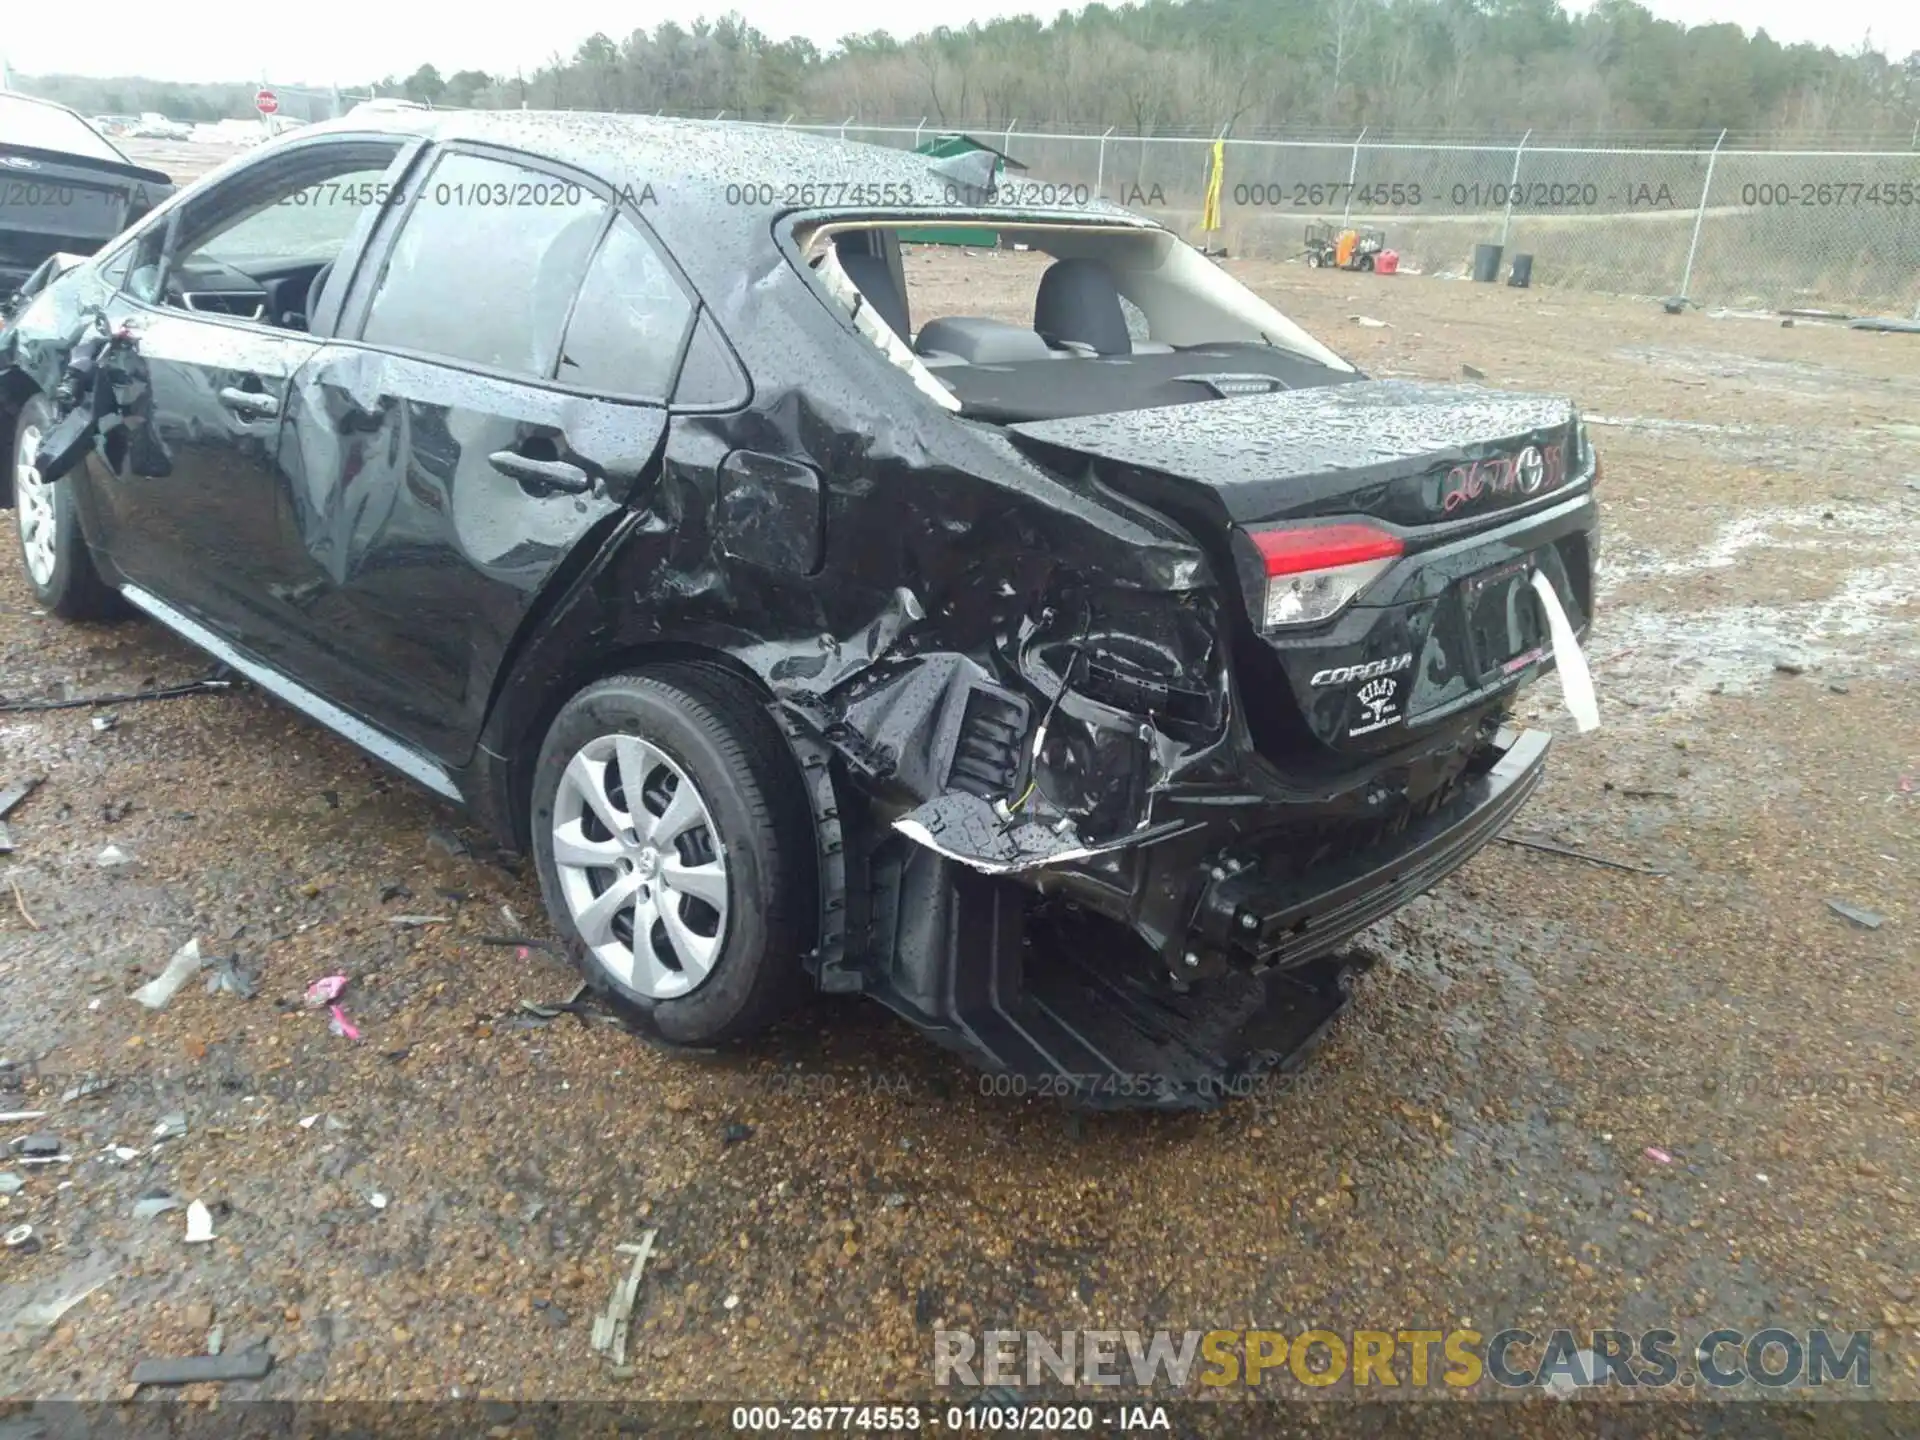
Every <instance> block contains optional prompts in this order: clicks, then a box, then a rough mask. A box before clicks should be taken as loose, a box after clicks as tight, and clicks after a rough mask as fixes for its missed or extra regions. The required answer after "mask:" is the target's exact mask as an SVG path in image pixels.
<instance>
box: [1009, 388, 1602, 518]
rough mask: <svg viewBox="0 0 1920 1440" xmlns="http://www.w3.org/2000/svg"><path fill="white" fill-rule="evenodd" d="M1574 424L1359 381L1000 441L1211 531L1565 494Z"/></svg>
mask: <svg viewBox="0 0 1920 1440" xmlns="http://www.w3.org/2000/svg"><path fill="white" fill-rule="evenodd" d="M1575 419H1576V417H1575V413H1574V407H1573V404H1572V402H1571V401H1569V400H1566V399H1562V398H1559V397H1555V396H1540V395H1512V394H1507V393H1504V392H1502V391H1498V390H1487V389H1483V388H1480V387H1478V386H1466V385H1432V384H1425V383H1421V382H1416V381H1410V380H1368V381H1360V382H1357V383H1353V384H1346V385H1328V386H1323V387H1319V388H1315V389H1310V390H1290V391H1283V392H1279V393H1275V394H1267V395H1252V396H1244V397H1241V398H1237V399H1230V400H1213V401H1206V402H1202V403H1197V404H1191V405H1164V406H1159V407H1157V408H1154V409H1150V410H1129V411H1124V412H1120V413H1116V414H1106V415H1085V416H1079V417H1076V418H1073V419H1065V420H1042V421H1033V422H1027V423H1023V424H1017V425H1010V426H1008V427H1007V431H1008V433H1009V434H1010V435H1012V436H1013V437H1014V439H1015V440H1016V442H1017V443H1020V444H1022V445H1023V447H1024V448H1027V449H1028V450H1029V451H1031V452H1033V453H1035V454H1036V455H1037V456H1038V457H1039V458H1041V459H1043V460H1046V461H1049V462H1051V463H1052V464H1054V465H1056V466H1061V465H1064V466H1066V467H1068V468H1072V467H1073V466H1074V464H1075V463H1076V460H1090V461H1092V462H1094V464H1093V468H1094V470H1095V472H1096V473H1097V474H1098V475H1099V477H1100V478H1101V479H1102V480H1104V481H1106V482H1107V483H1109V484H1112V485H1113V486H1114V487H1115V488H1116V489H1120V490H1123V491H1126V492H1127V493H1130V494H1133V495H1134V496H1135V497H1136V498H1138V499H1141V500H1145V501H1147V502H1148V503H1149V504H1160V505H1166V506H1167V508H1170V509H1172V510H1176V511H1180V512H1183V514H1184V515H1185V516H1186V517H1187V518H1189V519H1195V520H1201V519H1210V520H1211V521H1212V524H1211V525H1209V526H1208V527H1207V528H1209V529H1212V528H1215V527H1217V526H1227V525H1247V524H1258V523H1261V522H1263V521H1269V520H1275V519H1283V518H1293V517H1298V516H1306V515H1320V514H1328V515H1330V514H1343V515H1356V514H1365V515H1372V516H1374V517H1375V518H1377V519H1381V520H1385V521H1388V522H1389V523H1392V524H1397V525H1406V526H1420V525H1426V524H1433V523H1436V522H1439V521H1443V520H1455V519H1465V518H1467V517H1469V516H1471V515H1474V514H1479V513H1485V512H1489V511H1494V510H1499V509H1503V508H1506V507H1508V506H1512V505H1521V504H1526V503H1528V502H1530V501H1532V500H1535V499H1537V498H1540V497H1542V496H1544V495H1546V494H1548V493H1550V492H1551V491H1553V490H1555V489H1557V488H1559V487H1560V486H1561V485H1564V484H1565V483H1566V482H1567V480H1568V479H1569V478H1570V477H1571V476H1572V474H1573V473H1574V470H1573V460H1574V456H1573V444H1574V427H1575ZM1169 502H1171V503H1169ZM1196 512H1198V513H1196Z"/></svg>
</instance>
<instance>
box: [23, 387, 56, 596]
mask: <svg viewBox="0 0 1920 1440" xmlns="http://www.w3.org/2000/svg"><path fill="white" fill-rule="evenodd" d="M39 453H40V427H39V426H38V425H26V426H22V427H21V430H20V449H19V453H18V454H16V455H15V456H14V465H13V508H14V513H15V514H16V515H17V516H19V519H20V550H21V553H22V554H23V555H25V556H26V560H27V574H29V575H30V576H32V577H33V583H34V584H36V585H39V586H42V587H44V586H47V585H51V584H52V583H53V561H54V553H55V552H54V540H55V535H54V513H53V486H51V485H48V484H46V483H44V482H43V481H42V480H41V479H40V471H39V468H38V467H37V466H35V464H34V463H33V460H34V456H36V455H38V454H39Z"/></svg>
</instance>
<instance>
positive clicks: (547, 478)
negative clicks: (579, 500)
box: [487, 450, 593, 495]
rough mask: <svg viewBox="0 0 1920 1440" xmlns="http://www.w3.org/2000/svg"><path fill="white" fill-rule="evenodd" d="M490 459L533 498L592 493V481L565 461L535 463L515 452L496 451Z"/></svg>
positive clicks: (579, 469) (582, 471)
mask: <svg viewBox="0 0 1920 1440" xmlns="http://www.w3.org/2000/svg"><path fill="white" fill-rule="evenodd" d="M487 459H488V460H489V461H491V462H492V464H493V468H494V469H496V470H498V471H499V472H500V473H501V474H502V475H510V476H512V477H513V478H514V479H515V480H518V481H519V482H520V483H521V485H523V486H524V487H526V489H527V490H528V491H529V492H530V493H531V494H534V495H556V494H558V495H584V494H586V493H587V492H588V491H589V490H591V489H593V478H592V477H591V476H590V475H588V474H587V472H586V471H584V470H582V469H581V468H580V467H579V466H578V465H570V464H568V463H567V462H566V461H565V460H533V459H529V458H528V457H527V456H525V455H521V454H518V453H516V452H514V451H512V450H496V451H494V452H493V454H491V455H489V456H488V457H487Z"/></svg>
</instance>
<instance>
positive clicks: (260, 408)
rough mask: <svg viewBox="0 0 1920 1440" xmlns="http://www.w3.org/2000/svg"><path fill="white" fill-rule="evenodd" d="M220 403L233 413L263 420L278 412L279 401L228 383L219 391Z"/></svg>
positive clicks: (256, 391)
mask: <svg viewBox="0 0 1920 1440" xmlns="http://www.w3.org/2000/svg"><path fill="white" fill-rule="evenodd" d="M220 403H221V404H222V405H224V406H226V407H227V408H228V409H229V410H231V411H233V412H234V413H235V414H237V415H245V416H247V417H248V418H249V419H254V420H264V419H266V418H267V417H269V416H272V415H278V414H279V413H280V402H279V401H278V400H276V399H274V398H273V396H271V395H263V394H261V393H260V391H258V390H242V389H240V388H239V387H238V386H237V385H229V386H227V387H226V388H225V389H223V390H222V391H221V392H220Z"/></svg>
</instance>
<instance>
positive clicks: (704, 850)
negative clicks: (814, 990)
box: [531, 664, 818, 1045]
mask: <svg viewBox="0 0 1920 1440" xmlns="http://www.w3.org/2000/svg"><path fill="white" fill-rule="evenodd" d="M630 787H631V788H637V789H638V790H639V791H640V792H641V793H640V797H639V799H638V800H637V801H636V800H635V799H633V798H632V797H631V796H630V795H629V793H628V791H629V788H630ZM531 815H532V832H533V833H532V844H533V852H534V860H535V864H536V866H537V868H538V870H539V873H540V890H541V894H542V895H543V896H544V898H545V900H546V904H547V910H548V913H549V914H550V916H551V917H552V920H553V923H554V926H555V927H556V929H558V930H559V932H560V934H561V936H562V937H563V938H564V940H565V943H566V948H567V952H568V954H569V955H570V956H571V958H572V960H573V962H574V964H575V965H576V966H578V967H579V969H580V971H581V973H582V974H583V975H584V976H585V977H586V980H587V983H588V984H589V985H591V986H592V987H593V988H594V989H595V990H597V991H599V992H600V993H602V994H605V995H607V996H609V997H610V998H612V999H614V1000H616V1001H617V1002H619V1003H621V1004H622V1005H623V1006H624V1007H626V1008H627V1009H629V1010H631V1011H632V1012H634V1013H635V1014H637V1015H638V1016H640V1017H641V1018H643V1019H644V1020H645V1021H646V1022H647V1023H648V1026H649V1028H650V1029H652V1030H653V1031H655V1032H656V1033H658V1034H659V1035H660V1036H661V1037H662V1038H664V1039H667V1040H671V1041H675V1042H678V1043H682V1044H690V1045H706V1044H718V1043H722V1042H725V1041H730V1040H738V1039H741V1038H743V1037H745V1036H748V1035H751V1034H753V1033H754V1032H755V1031H757V1030H760V1029H762V1028H764V1027H765V1026H767V1025H768V1024H770V1023H772V1022H773V1021H774V1020H776V1019H778V1018H779V1017H780V1016H781V1015H782V1014H783V1013H784V1012H785V1011H786V1010H788V1009H789V1008H791V1006H792V1005H793V1004H794V1003H795V1002H797V1001H798V1000H799V999H800V998H801V997H802V996H803V995H804V993H805V990H806V979H807V976H806V971H805V969H804V967H803V965H802V962H801V956H802V955H803V954H804V953H805V952H806V950H807V949H808V948H809V947H811V945H812V944H813V937H814V931H815V928H816V911H817V904H818V900H817V895H816V891H815V885H816V881H815V876H814V870H815V866H814V841H813V830H812V823H811V811H810V809H809V807H808V805H807V801H806V795H805V792H804V791H803V790H802V788H801V785H800V779H799V776H798V774H797V773H796V771H795V769H794V764H793V759H792V754H791V752H790V751H789V749H788V748H787V743H786V741H785V739H784V738H783V737H782V736H781V734H780V731H779V729H778V727H777V726H775V725H774V723H773V721H772V719H771V717H769V716H768V715H767V713H766V711H765V710H764V709H763V708H762V703H761V700H760V697H759V695H758V694H757V693H756V692H755V691H754V690H753V688H752V687H751V686H749V685H748V684H746V683H745V682H744V681H742V680H740V679H738V678H736V677H735V676H733V675H732V674H730V673H729V672H727V671H724V670H722V669H720V668H718V667H716V666H708V665H691V664H689V665H669V666H661V667H660V668H658V669H653V670H648V671H646V672H644V673H640V674H631V675H616V676H612V677H610V678H609V679H605V680H600V681H597V682H595V683H594V684H592V685H589V686H588V687H587V688H586V689H584V690H582V691H581V692H580V693H579V694H578V695H575V696H574V697H573V699H571V700H569V701H568V702H567V704H566V705H565V706H564V707H563V708H562V709H561V711H560V713H559V715H557V716H556V717H555V718H554V721H553V724H552V726H551V727H550V728H549V729H548V731H547V736H546V741H545V743H544V744H543V745H542V746H541V749H540V756H539V759H538V761H537V762H536V764H535V767H534V774H533V793H532V806H531Z"/></svg>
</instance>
